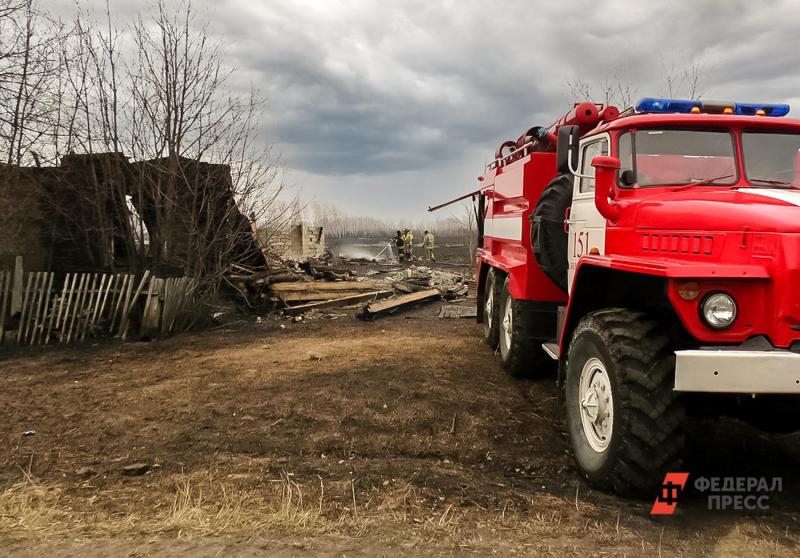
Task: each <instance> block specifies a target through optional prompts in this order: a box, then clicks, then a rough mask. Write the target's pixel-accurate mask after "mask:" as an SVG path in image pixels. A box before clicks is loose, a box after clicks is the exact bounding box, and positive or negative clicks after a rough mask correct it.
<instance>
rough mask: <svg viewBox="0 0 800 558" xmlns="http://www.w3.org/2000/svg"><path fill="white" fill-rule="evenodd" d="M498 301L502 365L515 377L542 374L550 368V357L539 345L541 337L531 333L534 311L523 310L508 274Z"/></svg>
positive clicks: (534, 316) (551, 364)
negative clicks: (512, 288)
mask: <svg viewBox="0 0 800 558" xmlns="http://www.w3.org/2000/svg"><path fill="white" fill-rule="evenodd" d="M498 301H499V304H498V307H499V311H500V312H499V313H500V316H499V326H500V327H499V329H500V334H499V346H500V360H501V361H502V363H503V369H504V370H505V371H506V372H508V374H509V375H510V376H514V377H517V378H520V377H528V378H530V377H535V376H542V375H545V373H546V372H550V371H552V369H553V359H551V358H550V357H549V356H547V354H546V353H545V352H544V350H543V349H542V348H541V340H537V338H536V337H535V336H533V335H532V331H533V327H534V324H533V320H534V319H536V315H535V314H533V313H532V312H527V311H525V308H524V306H523V303H524V301H522V300H516V299H514V298H513V297H512V296H511V293H510V292H509V291H508V278H506V280H505V281H504V282H503V288H502V289H501V291H500V297H499V299H498Z"/></svg>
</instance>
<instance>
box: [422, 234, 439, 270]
mask: <svg viewBox="0 0 800 558" xmlns="http://www.w3.org/2000/svg"><path fill="white" fill-rule="evenodd" d="M422 246H424V247H425V259H427V260H429V261H432V262H435V261H436V256H434V255H433V233H432V232H429V231H425V235H424V236H423V237H422Z"/></svg>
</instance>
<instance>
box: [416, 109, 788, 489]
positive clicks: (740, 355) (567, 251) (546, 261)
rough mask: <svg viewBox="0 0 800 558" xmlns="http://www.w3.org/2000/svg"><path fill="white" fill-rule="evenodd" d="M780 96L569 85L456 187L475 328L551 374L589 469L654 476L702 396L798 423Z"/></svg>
mask: <svg viewBox="0 0 800 558" xmlns="http://www.w3.org/2000/svg"><path fill="white" fill-rule="evenodd" d="M788 112H789V107H788V105H775V104H749V103H728V102H708V101H695V100H676V99H654V98H646V99H642V100H641V101H640V102H639V103H638V104H637V106H636V107H635V108H631V109H627V110H626V111H624V112H623V113H622V114H620V112H619V111H618V110H617V109H616V108H615V107H612V106H607V107H604V106H602V105H597V104H593V103H581V104H577V105H576V106H575V107H574V108H573V110H571V111H570V112H569V113H568V114H566V115H564V116H563V117H562V118H561V119H559V120H558V121H557V122H556V123H555V124H553V125H551V126H547V127H545V126H536V127H533V128H530V129H529V130H528V131H527V132H525V133H524V134H523V135H522V136H520V137H519V138H518V139H517V140H509V141H506V142H504V143H503V144H502V145H501V146H500V147H499V148H498V150H497V152H496V153H495V158H494V160H493V161H492V162H491V163H490V164H489V165H488V166H487V168H486V170H485V172H484V174H483V175H482V176H480V177H479V178H478V180H479V181H480V184H479V185H480V188H479V189H478V190H476V191H474V192H472V193H471V194H468V195H467V196H468V197H472V198H473V202H474V203H475V205H476V210H477V216H478V231H479V239H478V250H477V281H478V308H479V311H478V321H479V322H481V323H482V324H483V331H484V336H485V339H486V342H487V343H488V344H489V346H490V347H492V348H493V349H497V350H498V352H499V354H500V358H501V360H502V363H503V367H504V368H505V370H506V371H508V373H509V374H511V375H514V376H522V375H527V376H537V375H545V374H549V373H551V372H554V373H555V374H556V376H557V379H558V382H559V385H561V386H563V392H564V401H565V409H566V416H567V425H568V429H569V435H570V438H571V441H572V447H573V450H574V455H575V459H576V461H577V466H578V469H579V471H580V473H581V474H582V475H583V476H584V477H585V478H586V479H587V480H588V481H589V482H590V483H591V484H593V485H595V486H598V487H600V488H603V489H607V490H613V491H615V492H618V493H621V494H642V493H645V491H648V490H650V489H651V488H653V487H654V486H656V485H657V484H658V483H659V482H660V481H661V479H663V475H664V472H665V471H668V470H675V469H676V468H677V467H679V466H680V464H681V459H682V456H683V452H684V446H685V434H684V425H685V418H686V417H687V416H689V415H691V414H694V413H703V412H704V413H713V414H714V415H717V414H720V413H731V414H735V415H737V416H739V417H742V418H745V419H747V420H750V421H751V422H753V423H755V424H756V425H757V426H760V427H762V428H765V429H771V430H777V431H790V430H796V429H800V420H799V418H800V413H799V412H798V410H800V407H798V401H799V400H798V397H797V396H798V395H800V191H798V190H800V186H799V185H800V175H799V173H800V156H799V155H798V152H799V151H798V150H800V121H798V120H791V119H787V118H783V117H784V116H785V115H786V114H787V113H788ZM448 203H451V202H448ZM445 205H446V204H445ZM439 207H441V206H439ZM431 209H436V208H431ZM651 494H652V492H651Z"/></svg>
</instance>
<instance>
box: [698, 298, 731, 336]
mask: <svg viewBox="0 0 800 558" xmlns="http://www.w3.org/2000/svg"><path fill="white" fill-rule="evenodd" d="M736 312H737V308H736V301H735V300H733V297H732V296H730V295H728V294H725V293H713V294H710V295H708V296H707V297H706V299H705V300H704V301H703V304H702V305H701V306H700V313H701V315H702V316H703V320H704V321H705V322H706V324H708V327H711V328H714V329H725V328H727V327H730V326H731V324H733V322H734V320H736Z"/></svg>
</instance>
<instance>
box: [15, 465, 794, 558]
mask: <svg viewBox="0 0 800 558" xmlns="http://www.w3.org/2000/svg"><path fill="white" fill-rule="evenodd" d="M162 482H168V483H171V485H172V492H171V494H172V497H171V500H170V501H159V500H157V499H154V500H153V501H152V502H149V501H148V500H147V498H148V497H149V496H152V494H164V493H165V491H164V488H165V487H163V486H158V484H160V483H157V484H156V486H150V487H142V490H141V492H140V493H139V494H138V495H137V496H136V498H137V501H136V503H137V505H135V506H134V505H131V504H132V502H128V503H123V505H122V507H121V508H119V507H118V508H117V509H112V507H111V506H110V505H109V502H110V501H111V498H109V499H108V500H109V501H106V500H105V499H104V496H103V494H102V493H101V494H100V495H99V496H98V495H95V496H92V497H90V498H86V499H76V498H75V497H74V496H72V497H71V496H68V495H66V494H65V492H64V490H63V489H62V488H61V487H60V486H58V485H56V484H53V483H43V482H38V481H37V480H36V479H34V478H33V477H32V476H31V475H30V474H29V473H28V472H24V473H23V478H22V480H21V481H20V482H18V483H16V484H14V485H13V486H11V487H9V488H8V489H6V490H4V491H3V492H2V493H1V494H0V535H2V538H3V539H5V540H6V541H7V542H8V543H13V542H14V541H20V542H21V541H25V543H26V544H30V543H32V542H33V543H35V542H39V543H46V542H47V541H48V540H52V539H56V540H59V539H60V540H63V539H65V538H88V539H92V538H104V537H111V536H113V537H119V536H129V537H142V536H146V537H160V538H163V537H174V538H177V539H182V540H187V539H189V540H191V539H194V538H197V537H222V536H238V537H245V538H256V539H258V538H264V537H276V536H280V537H289V538H292V537H295V538H297V537H300V538H311V537H320V536H334V537H364V536H369V537H371V538H372V539H374V540H380V541H383V542H385V543H387V544H393V545H397V546H400V547H407V548H426V549H431V548H438V549H442V550H447V551H452V550H464V549H479V548H482V547H483V546H484V545H485V543H486V539H491V538H494V537H496V536H498V535H499V536H501V537H502V538H503V539H505V540H507V541H513V542H511V543H510V544H511V545H512V546H513V548H515V549H517V551H525V550H526V549H527V550H531V549H533V548H535V549H539V550H543V551H545V554H548V553H553V554H555V555H558V554H560V553H564V552H566V553H569V552H570V549H578V548H580V547H581V545H582V541H585V540H586V539H587V538H591V539H592V540H594V541H596V543H599V544H600V545H601V546H600V547H598V548H601V547H602V548H603V549H604V550H605V551H607V552H609V553H610V554H628V555H639V554H642V555H658V553H659V552H662V553H663V552H666V551H667V550H669V554H670V555H674V554H675V553H677V554H681V553H685V552H687V551H689V550H692V551H695V550H697V549H698V548H703V547H705V548H706V549H707V550H708V551H709V552H710V553H711V554H712V555H714V553H715V552H716V551H718V550H721V551H724V552H725V553H727V554H731V553H733V554H731V555H746V552H749V550H752V551H758V552H760V553H766V554H774V555H789V554H791V552H792V549H793V548H795V545H796V544H797V540H796V538H794V537H788V536H787V534H786V533H766V532H761V531H759V532H756V529H755V528H754V527H752V526H749V525H748V524H747V523H746V522H744V523H738V522H737V524H735V525H734V526H733V527H732V529H731V530H730V532H729V533H728V534H727V535H726V536H725V537H723V538H721V539H716V540H715V541H710V540H706V538H705V536H704V535H703V534H701V533H698V534H697V536H696V537H693V538H692V539H685V538H683V539H682V540H676V539H675V537H673V536H672V535H671V533H670V532H669V531H666V533H664V531H658V532H657V533H655V532H650V529H641V528H637V527H634V526H632V525H630V524H629V521H628V520H629V519H630V518H626V519H625V520H623V521H622V525H621V524H620V518H619V517H606V518H605V519H603V518H602V516H603V510H601V509H598V508H595V506H593V505H591V504H589V503H582V506H581V510H580V511H578V510H576V509H575V505H574V502H573V501H571V500H569V499H567V498H564V499H561V498H556V497H553V496H543V497H542V498H541V501H536V502H532V503H535V504H536V505H537V506H538V507H539V508H540V509H539V510H538V511H537V510H536V509H533V510H524V511H519V510H517V509H515V507H514V506H513V505H510V504H509V503H504V504H502V505H501V506H500V507H499V508H498V509H494V510H489V509H486V510H484V509H476V508H474V507H471V508H464V507H461V506H458V505H456V504H455V503H453V502H441V501H440V502H438V503H437V504H436V505H432V504H431V503H430V502H427V503H426V500H425V499H424V498H422V497H421V496H420V493H419V488H417V487H415V486H414V485H412V484H410V483H406V482H402V483H398V485H397V486H395V487H387V488H386V489H385V490H383V491H381V493H380V494H378V495H373V496H372V497H370V498H368V499H366V501H364V502H363V503H360V504H359V503H358V498H359V495H358V493H357V492H356V490H355V484H354V483H348V486H349V487H350V488H349V489H350V490H351V499H356V506H355V507H353V506H352V502H348V504H350V505H347V506H344V505H342V502H341V501H338V502H335V501H334V500H332V499H331V500H329V499H328V495H326V492H325V484H324V483H323V482H322V481H320V484H319V485H318V486H314V487H311V486H309V487H307V488H306V487H304V486H302V485H301V484H300V483H298V482H296V481H294V480H293V479H292V478H291V476H290V475H288V474H286V473H283V474H282V475H281V478H280V479H276V480H273V481H266V482H260V486H259V487H258V488H257V489H254V487H253V486H252V485H246V483H245V485H237V484H236V483H233V482H225V481H220V479H218V478H216V477H214V476H213V475H211V474H207V473H206V474H192V475H183V476H180V477H178V476H176V477H174V478H171V479H165V480H164V481H162ZM340 488H341V487H340ZM167 493H169V492H167ZM118 500H119V499H118V497H117V498H114V500H113V501H114V502H116V504H117V505H119V501H118ZM145 501H147V502H148V503H149V506H143V505H141V503H142V502H145ZM128 506H129V507H130V509H135V510H137V511H136V512H131V513H126V512H125V511H124V509H125V507H128ZM148 507H149V509H151V510H152V513H149V514H147V513H144V512H143V511H142V510H144V509H147V508H148ZM598 517H601V518H600V519H598ZM639 527H641V526H639ZM748 549H749V550H748ZM734 551H740V552H742V553H743V554H737V552H734Z"/></svg>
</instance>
